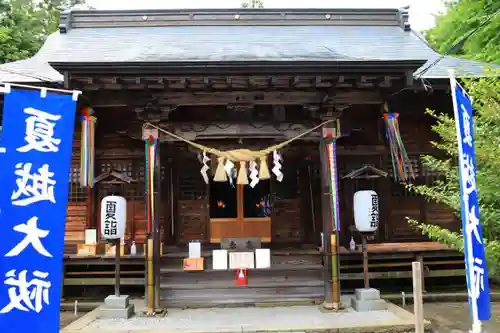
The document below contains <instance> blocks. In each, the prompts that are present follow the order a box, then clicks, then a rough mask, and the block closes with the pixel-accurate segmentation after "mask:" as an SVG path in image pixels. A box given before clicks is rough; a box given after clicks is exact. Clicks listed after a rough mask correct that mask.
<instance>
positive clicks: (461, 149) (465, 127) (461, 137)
mask: <svg viewBox="0 0 500 333" xmlns="http://www.w3.org/2000/svg"><path fill="white" fill-rule="evenodd" d="M451 88H452V95H453V105H454V110H455V123H456V130H457V140H458V165H459V173H460V199H461V207H462V209H461V210H462V234H463V238H464V254H465V265H466V274H467V287H468V290H469V301H470V306H471V312H472V318H473V320H475V321H477V320H489V319H490V317H491V313H490V290H489V286H488V269H487V267H486V258H485V255H484V243H483V232H482V228H481V224H480V223H479V203H478V189H477V186H476V184H477V183H476V172H477V168H476V157H475V151H474V127H473V118H472V117H473V114H472V101H471V99H470V98H469V97H468V96H467V94H466V93H465V91H464V90H463V89H462V87H460V85H458V84H457V83H456V81H455V79H454V78H452V79H451Z"/></svg>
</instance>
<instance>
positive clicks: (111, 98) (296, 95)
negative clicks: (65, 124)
mask: <svg viewBox="0 0 500 333" xmlns="http://www.w3.org/2000/svg"><path fill="white" fill-rule="evenodd" d="M85 95H87V94H85ZM325 97H326V98H325ZM88 98H89V100H90V101H91V103H92V104H93V106H94V107H101V108H102V107H107V106H110V105H113V106H117V105H123V106H136V107H140V106H144V105H146V104H147V102H149V101H151V99H152V98H153V99H155V100H156V101H157V102H158V105H189V106H208V105H228V104H234V105H238V104H245V105H247V104H248V105H304V104H324V103H327V104H331V105H333V104H380V103H382V97H381V95H380V92H378V91H362V90H354V91H337V92H336V93H335V94H334V95H331V96H328V95H326V93H324V92H321V91H313V92H304V91H296V92H266V91H251V92H250V91H242V92H235V91H215V92H149V93H146V92H141V93H136V94H132V93H128V94H125V93H123V92H117V93H113V92H103V91H98V92H94V93H91V94H88Z"/></svg>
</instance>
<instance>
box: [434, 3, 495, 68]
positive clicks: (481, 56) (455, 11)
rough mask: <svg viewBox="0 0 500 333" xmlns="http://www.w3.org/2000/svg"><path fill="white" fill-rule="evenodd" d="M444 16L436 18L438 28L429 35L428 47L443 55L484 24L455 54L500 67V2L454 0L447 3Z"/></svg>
mask: <svg viewBox="0 0 500 333" xmlns="http://www.w3.org/2000/svg"><path fill="white" fill-rule="evenodd" d="M445 4H446V11H445V14H442V15H439V16H438V17H437V19H436V26H435V27H434V28H432V29H430V30H428V31H427V32H426V38H427V41H428V42H429V44H430V45H431V46H432V47H433V48H434V49H435V50H437V51H438V52H440V53H444V52H446V51H447V50H449V49H450V48H451V47H452V46H454V45H455V44H456V43H458V42H460V41H461V40H462V39H463V38H464V37H465V36H467V35H468V34H469V33H470V32H471V31H473V30H474V29H476V28H478V27H480V26H481V24H483V22H485V21H487V20H488V19H490V20H489V21H488V23H487V24H485V25H484V26H482V27H481V28H480V29H478V30H477V31H476V32H475V33H474V34H473V35H472V36H470V37H469V38H467V40H466V41H465V43H464V44H463V45H461V47H460V49H459V50H456V52H455V53H456V55H458V56H460V57H463V58H467V59H473V60H478V61H484V62H489V63H495V64H500V34H499V33H498V27H499V26H500V13H499V11H500V1H498V0H451V1H446V2H445Z"/></svg>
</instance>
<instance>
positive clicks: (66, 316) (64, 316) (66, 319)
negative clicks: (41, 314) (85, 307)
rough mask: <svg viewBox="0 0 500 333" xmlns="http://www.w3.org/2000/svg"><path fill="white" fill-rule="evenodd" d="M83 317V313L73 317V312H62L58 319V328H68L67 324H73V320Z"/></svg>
mask: <svg viewBox="0 0 500 333" xmlns="http://www.w3.org/2000/svg"><path fill="white" fill-rule="evenodd" d="M83 315H84V313H80V314H78V316H75V314H74V313H73V312H67V311H62V312H61V319H60V323H61V325H60V327H61V328H64V327H66V326H68V325H69V324H71V323H72V322H74V321H75V320H77V319H78V318H80V317H81V316H83Z"/></svg>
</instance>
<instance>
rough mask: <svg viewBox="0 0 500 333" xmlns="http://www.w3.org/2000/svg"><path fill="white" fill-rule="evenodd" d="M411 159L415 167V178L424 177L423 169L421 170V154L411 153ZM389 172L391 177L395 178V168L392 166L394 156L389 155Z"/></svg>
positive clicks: (412, 165) (413, 167)
mask: <svg viewBox="0 0 500 333" xmlns="http://www.w3.org/2000/svg"><path fill="white" fill-rule="evenodd" d="M408 157H409V159H410V163H411V167H412V169H413V173H414V174H415V178H419V177H422V170H421V167H420V166H421V164H420V156H419V155H409V156H408ZM387 172H388V173H389V177H391V178H392V179H394V168H393V166H392V158H391V156H390V155H389V158H388V159H387Z"/></svg>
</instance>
